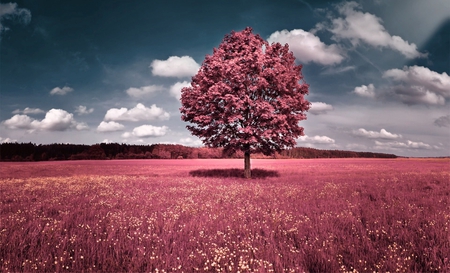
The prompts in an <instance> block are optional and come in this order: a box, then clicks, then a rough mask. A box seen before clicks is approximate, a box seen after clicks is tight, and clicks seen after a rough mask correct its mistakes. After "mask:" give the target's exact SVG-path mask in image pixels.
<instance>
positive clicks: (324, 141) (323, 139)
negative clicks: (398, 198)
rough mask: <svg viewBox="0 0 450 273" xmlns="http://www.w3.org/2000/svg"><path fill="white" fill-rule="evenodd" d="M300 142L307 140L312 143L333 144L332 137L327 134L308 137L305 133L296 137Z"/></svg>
mask: <svg viewBox="0 0 450 273" xmlns="http://www.w3.org/2000/svg"><path fill="white" fill-rule="evenodd" d="M297 140H298V141H301V142H307V143H312V144H334V143H335V141H334V139H332V138H330V137H327V136H313V137H309V136H307V135H304V136H301V137H299V138H298V139H297Z"/></svg>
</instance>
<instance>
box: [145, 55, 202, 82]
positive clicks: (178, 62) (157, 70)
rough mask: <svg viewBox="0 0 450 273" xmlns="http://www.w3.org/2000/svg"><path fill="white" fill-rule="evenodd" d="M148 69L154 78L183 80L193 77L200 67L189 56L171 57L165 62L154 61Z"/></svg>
mask: <svg viewBox="0 0 450 273" xmlns="http://www.w3.org/2000/svg"><path fill="white" fill-rule="evenodd" d="M150 67H151V68H152V74H153V75H155V76H161V77H177V78H183V77H191V76H194V75H195V74H196V73H197V72H198V69H199V68H200V65H199V64H198V63H197V62H196V61H195V60H194V59H193V58H192V57H190V56H183V57H177V56H172V57H169V58H168V59H167V60H165V61H163V60H154V61H153V62H152V63H151V64H150Z"/></svg>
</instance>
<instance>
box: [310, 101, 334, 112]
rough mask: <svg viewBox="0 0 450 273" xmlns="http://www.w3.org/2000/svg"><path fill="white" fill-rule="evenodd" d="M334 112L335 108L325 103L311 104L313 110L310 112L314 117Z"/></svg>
mask: <svg viewBox="0 0 450 273" xmlns="http://www.w3.org/2000/svg"><path fill="white" fill-rule="evenodd" d="M332 110H334V108H333V106H332V105H330V104H327V103H324V102H311V108H310V109H309V110H308V112H309V113H311V114H313V115H320V114H326V113H328V111H332Z"/></svg>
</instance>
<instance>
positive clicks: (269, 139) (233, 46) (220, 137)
mask: <svg viewBox="0 0 450 273" xmlns="http://www.w3.org/2000/svg"><path fill="white" fill-rule="evenodd" d="M301 69H302V66H301V65H296V64H295V57H294V55H293V54H292V52H290V51H289V46H288V45H287V44H286V45H284V46H282V45H280V44H279V43H273V44H272V45H269V43H268V42H266V41H265V40H263V39H262V38H261V37H260V36H259V35H257V34H253V33H252V29H251V28H250V27H247V28H246V29H244V30H243V31H240V32H234V31H233V32H231V33H230V34H227V35H226V36H225V38H224V39H223V41H222V43H221V44H220V45H219V48H217V49H216V48H214V52H213V55H207V56H206V58H205V60H204V61H203V64H202V66H201V67H200V69H199V71H198V73H197V75H195V76H194V77H192V82H191V86H190V87H185V88H183V89H182V91H181V104H182V107H181V108H180V111H181V119H182V120H184V121H186V122H190V123H193V124H195V125H188V126H186V127H187V129H188V130H189V131H191V132H192V134H193V135H195V136H198V137H199V138H200V139H201V140H202V141H203V143H204V144H206V145H208V146H209V147H223V148H224V152H227V153H233V152H235V151H238V150H241V151H243V152H244V166H245V171H244V175H245V177H246V178H250V177H251V171H250V170H251V169H250V154H251V153H263V154H265V155H271V154H273V153H275V152H279V151H281V150H283V149H285V148H287V147H292V146H294V145H295V143H296V142H295V139H296V138H297V137H299V136H302V135H303V127H300V126H299V121H301V120H304V119H306V114H305V112H306V111H307V110H308V109H309V106H310V103H309V102H308V101H307V100H306V99H305V98H304V95H306V94H308V85H307V84H306V83H304V82H303V76H302V73H301Z"/></svg>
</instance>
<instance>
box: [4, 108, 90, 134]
mask: <svg viewBox="0 0 450 273" xmlns="http://www.w3.org/2000/svg"><path fill="white" fill-rule="evenodd" d="M2 123H3V124H4V125H5V126H6V127H7V128H9V129H28V130H43V131H65V130H68V129H76V130H86V129H88V128H89V127H88V126H87V124H86V123H79V122H77V121H76V120H75V119H74V118H73V114H71V113H68V112H66V111H64V110H61V109H51V110H50V111H48V112H47V113H46V114H45V118H44V119H43V120H41V121H39V120H36V119H32V118H30V117H29V116H27V115H14V116H13V117H12V118H10V119H8V120H5V121H3V122H2Z"/></svg>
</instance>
